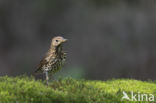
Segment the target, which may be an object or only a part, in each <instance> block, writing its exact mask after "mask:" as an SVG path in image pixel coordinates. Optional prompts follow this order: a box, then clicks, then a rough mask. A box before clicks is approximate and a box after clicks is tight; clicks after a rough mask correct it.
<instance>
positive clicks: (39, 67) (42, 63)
mask: <svg viewBox="0 0 156 103" xmlns="http://www.w3.org/2000/svg"><path fill="white" fill-rule="evenodd" d="M47 63H48V61H47V60H46V59H45V58H43V59H42V60H41V61H40V64H39V65H38V67H37V70H36V71H35V73H37V72H39V71H42V67H43V66H44V65H46V64H47Z"/></svg>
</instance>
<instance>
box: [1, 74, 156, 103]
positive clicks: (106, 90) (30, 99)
mask: <svg viewBox="0 0 156 103" xmlns="http://www.w3.org/2000/svg"><path fill="white" fill-rule="evenodd" d="M123 91H125V92H127V93H129V92H131V91H133V92H134V93H138V92H139V93H151V94H154V95H155V96H156V84H155V83H152V82H143V81H138V80H128V79H126V80H125V79H121V80H110V81H104V82H103V81H86V80H75V79H71V78H66V79H60V80H58V81H53V82H51V83H50V86H48V87H47V86H46V85H44V84H43V83H42V81H36V80H34V79H33V78H29V77H7V76H5V77H0V103H138V102H134V101H128V100H123V101H122V100H121V98H122V96H123V94H122V92H123ZM141 103H143V102H141ZM145 103H147V102H146V101H145ZM153 103H154V102H153Z"/></svg>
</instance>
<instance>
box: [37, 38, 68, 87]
mask: <svg viewBox="0 0 156 103" xmlns="http://www.w3.org/2000/svg"><path fill="white" fill-rule="evenodd" d="M66 40H67V39H65V38H63V37H61V36H57V37H54V38H53V39H52V41H51V46H50V49H49V51H48V52H47V54H46V56H45V57H44V58H43V59H42V60H41V61H40V64H39V66H38V69H37V70H36V71H35V73H37V72H42V73H45V76H46V83H47V85H48V80H49V74H48V73H50V74H54V73H56V72H57V71H58V70H60V69H61V67H62V66H63V64H64V61H65V59H66V53H65V52H64V51H63V50H62V44H63V43H64V42H65V41H66Z"/></svg>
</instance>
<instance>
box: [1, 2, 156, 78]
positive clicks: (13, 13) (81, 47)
mask: <svg viewBox="0 0 156 103" xmlns="http://www.w3.org/2000/svg"><path fill="white" fill-rule="evenodd" d="M56 35H61V36H63V37H65V38H67V39H69V41H68V42H67V43H66V44H65V45H64V49H65V51H68V57H67V61H66V65H65V67H64V68H63V69H62V70H61V71H60V72H59V73H56V75H55V76H56V78H57V77H66V76H72V77H74V78H85V79H99V80H106V79H111V78H135V79H141V80H148V79H152V80H155V79H156V1H155V0H0V75H10V76H16V75H22V74H27V75H31V73H33V71H35V70H36V67H37V65H38V64H39V61H40V60H41V58H42V57H43V56H44V55H45V52H47V49H48V48H49V46H50V42H51V38H52V37H54V36H56Z"/></svg>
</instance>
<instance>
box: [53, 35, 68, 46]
mask: <svg viewBox="0 0 156 103" xmlns="http://www.w3.org/2000/svg"><path fill="white" fill-rule="evenodd" d="M66 41H67V39H65V38H63V37H61V36H57V37H54V38H53V39H52V43H51V46H53V47H57V46H59V45H61V44H62V43H64V42H66Z"/></svg>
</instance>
